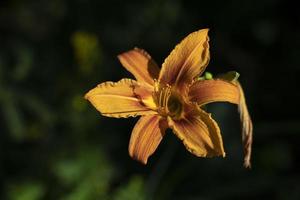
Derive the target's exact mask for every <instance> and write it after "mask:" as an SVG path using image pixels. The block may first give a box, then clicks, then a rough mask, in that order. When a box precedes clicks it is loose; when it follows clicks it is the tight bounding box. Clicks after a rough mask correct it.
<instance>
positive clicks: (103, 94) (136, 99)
mask: <svg viewBox="0 0 300 200" xmlns="http://www.w3.org/2000/svg"><path fill="white" fill-rule="evenodd" d="M137 92H138V93H137ZM151 96H152V91H151V89H150V88H148V87H146V86H144V85H142V84H139V83H138V82H136V81H134V80H131V79H122V80H120V81H119V82H116V83H114V82H105V83H102V84H99V85H98V86H97V87H95V88H94V89H92V90H90V91H89V92H88V93H87V94H86V95H85V98H86V99H88V100H89V101H90V102H91V103H92V104H93V106H94V107H95V108H96V109H97V110H98V111H99V112H100V113H101V114H102V115H104V116H107V117H116V118H120V117H130V116H136V115H149V114H154V113H156V112H154V111H153V110H151V109H150V108H149V107H147V106H146V105H145V104H144V103H143V101H142V100H143V99H144V98H145V99H148V98H151Z"/></svg>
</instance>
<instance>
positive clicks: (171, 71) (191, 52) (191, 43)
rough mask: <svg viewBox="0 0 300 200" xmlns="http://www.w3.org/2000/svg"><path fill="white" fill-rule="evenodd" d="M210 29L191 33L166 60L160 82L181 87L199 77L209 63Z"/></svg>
mask: <svg viewBox="0 0 300 200" xmlns="http://www.w3.org/2000/svg"><path fill="white" fill-rule="evenodd" d="M208 41H209V38H208V29H202V30H199V31H196V32H194V33H191V34H190V35H188V36H187V37H186V38H184V39H183V40H182V41H181V42H180V43H179V44H178V45H177V46H176V47H175V49H174V50H173V51H172V52H171V54H170V55H169V56H168V57H167V58H166V60H165V62H164V63H163V65H162V69H161V71H160V74H159V80H160V81H161V82H163V83H166V84H169V85H177V86H178V87H181V86H182V85H184V84H189V83H191V81H192V80H193V79H194V78H195V77H197V76H199V75H200V74H201V73H202V72H203V71H204V70H205V68H206V66H207V65H208V62H209V58H210V56H209V43H208Z"/></svg>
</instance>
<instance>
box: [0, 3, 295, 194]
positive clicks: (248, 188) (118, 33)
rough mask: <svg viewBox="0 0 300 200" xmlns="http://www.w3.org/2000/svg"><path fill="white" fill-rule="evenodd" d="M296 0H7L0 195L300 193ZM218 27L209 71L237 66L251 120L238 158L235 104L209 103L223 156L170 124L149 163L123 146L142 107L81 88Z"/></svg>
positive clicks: (1, 22)
mask: <svg viewBox="0 0 300 200" xmlns="http://www.w3.org/2000/svg"><path fill="white" fill-rule="evenodd" d="M297 9H298V7H297V6H296V5H293V3H291V2H289V1H283V0H276V1H270V0H261V1H259V2H253V1H247V2H245V1H238V0H232V1H224V2H223V1H183V0H174V1H170V0H157V1H147V2H146V1H145V2H143V1H131V2H124V1H121V0H112V1H97V0H87V1H82V0H75V1H67V0H52V1H47V0H41V1H37V0H29V1H20V0H13V1H1V2H0V44H1V46H0V111H1V112H0V127H1V130H0V189H1V190H0V199H5V200H6V199H8V200H39V199H49V200H50V199H61V200H81V199H84V200H89V199H91V200H92V199H106V200H127V199H128V200H131V199H133V200H136V199H137V200H146V199H158V200H160V199H161V200H162V199H185V200H189V199H264V198H268V199H300V192H299V191H300V182H299V180H300V174H299V167H300V166H299V163H300V162H299V157H300V154H299V149H298V147H299V145H300V143H299V134H300V128H299V123H300V118H299V114H298V113H299V106H298V104H299V102H300V93H299V92H297V91H298V88H297V85H299V84H298V83H299V81H298V77H297V74H299V72H300V67H299V66H300V60H299V58H298V57H299V49H300V30H299V29H300V18H299V16H298V14H297V13H298V10H297ZM205 27H209V28H210V46H211V47H210V49H211V58H212V59H211V63H210V65H209V68H208V70H209V71H210V72H212V74H213V75H215V74H217V73H224V72H226V71H230V70H236V71H238V72H239V73H240V74H241V77H240V78H239V80H240V81H241V83H242V84H243V86H244V88H245V92H246V96H247V101H248V104H249V109H250V112H251V114H252V116H253V122H254V147H253V150H254V152H253V169H252V170H251V171H248V170H244V169H243V168H242V156H243V155H242V146H241V142H240V127H239V120H238V115H237V113H236V107H235V106H233V105H228V104H214V105H209V106H208V110H209V111H210V112H212V113H213V116H214V118H216V120H217V121H218V122H219V125H220V127H221V130H222V133H223V136H224V145H225V149H226V151H227V152H226V153H227V157H226V159H222V158H212V159H201V158H196V157H194V156H192V155H190V154H189V153H187V151H186V150H185V148H184V147H183V145H182V144H181V142H180V141H179V140H177V139H176V137H175V136H174V135H172V134H171V132H168V134H167V136H166V138H165V139H164V140H163V142H162V144H161V145H160V147H159V148H158V151H157V152H156V153H155V154H154V156H153V157H151V158H150V160H149V163H148V165H147V166H143V165H140V164H139V163H137V162H135V161H133V160H131V159H130V158H129V156H128V153H127V145H128V141H129V137H130V132H131V130H132V127H133V125H134V123H135V122H136V120H137V119H127V120H124V119H123V120H121V119H111V118H104V117H101V116H100V114H99V113H97V111H96V110H95V109H94V108H93V107H92V106H91V105H89V104H88V103H87V102H86V100H85V99H84V98H83V95H84V94H85V92H87V91H88V90H89V89H91V88H92V87H94V86H95V85H97V84H98V83H100V82H103V81H108V80H110V81H117V80H119V79H121V78H122V77H132V76H131V75H130V74H129V73H128V72H127V71H126V70H125V69H123V68H122V67H121V65H120V64H119V63H118V61H117V58H116V56H117V55H118V54H119V53H120V52H123V51H126V50H129V49H131V48H133V47H135V46H138V47H141V48H144V49H146V50H147V51H149V53H150V54H151V55H152V56H153V57H154V58H155V59H156V60H157V61H158V63H162V62H163V59H164V58H165V57H166V56H167V55H168V52H169V51H170V50H171V49H172V48H173V47H174V45H175V44H177V43H178V42H179V41H180V40H181V39H182V38H183V37H184V36H185V35H187V34H188V33H190V32H192V31H195V30H198V29H200V28H205Z"/></svg>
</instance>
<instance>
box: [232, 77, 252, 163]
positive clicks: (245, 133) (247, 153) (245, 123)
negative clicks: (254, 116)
mask: <svg viewBox="0 0 300 200" xmlns="http://www.w3.org/2000/svg"><path fill="white" fill-rule="evenodd" d="M236 84H237V86H238V88H239V91H240V95H241V97H240V102H239V105H238V108H239V112H240V119H241V124H242V140H243V146H244V167H246V168H251V151H252V140H253V139H252V138H253V125H252V120H251V117H250V114H249V112H248V108H247V104H246V99H245V95H244V91H243V88H242V86H241V84H240V83H239V82H238V81H237V82H236Z"/></svg>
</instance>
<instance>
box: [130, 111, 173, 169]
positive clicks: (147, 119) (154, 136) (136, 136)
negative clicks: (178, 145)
mask: <svg viewBox="0 0 300 200" xmlns="http://www.w3.org/2000/svg"><path fill="white" fill-rule="evenodd" d="M166 128H167V123H166V121H165V120H164V119H162V118H161V117H159V116H157V115H148V116H142V117H141V118H140V119H139V121H138V122H137V123H136V125H135V127H134V129H133V131H132V134H131V138H130V142H129V148H128V150H129V155H130V156H131V157H132V158H134V159H136V160H138V161H140V162H142V163H143V164H147V160H148V157H149V156H151V155H152V154H153V153H154V151H155V150H156V148H157V147H158V145H159V143H160V141H161V139H162V138H163V136H164V134H165V130H166Z"/></svg>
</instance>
